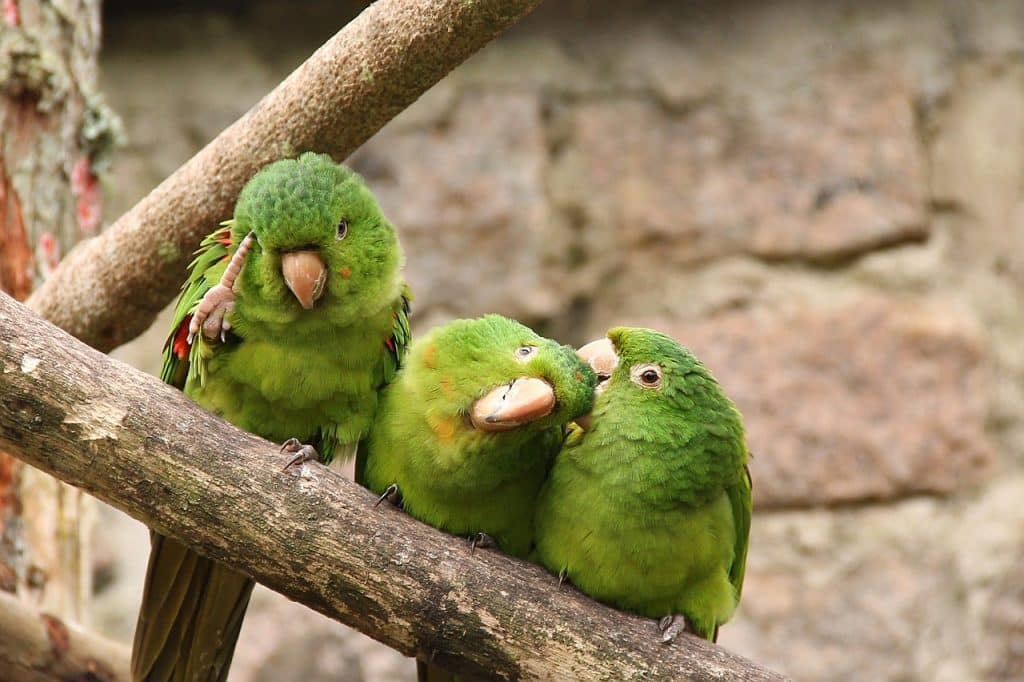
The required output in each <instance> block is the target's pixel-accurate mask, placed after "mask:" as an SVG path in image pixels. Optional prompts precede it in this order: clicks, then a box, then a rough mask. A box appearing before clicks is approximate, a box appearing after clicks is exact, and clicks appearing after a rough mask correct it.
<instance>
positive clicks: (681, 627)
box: [658, 614, 687, 644]
mask: <svg viewBox="0 0 1024 682" xmlns="http://www.w3.org/2000/svg"><path fill="white" fill-rule="evenodd" d="M686 627H687V624H686V617H685V616H680V615H676V614H670V615H668V616H663V617H662V618H661V620H659V621H658V629H659V630H661V643H662V644H669V643H670V642H672V641H674V640H675V638H676V637H678V636H679V633H680V632H683V631H685V630H686Z"/></svg>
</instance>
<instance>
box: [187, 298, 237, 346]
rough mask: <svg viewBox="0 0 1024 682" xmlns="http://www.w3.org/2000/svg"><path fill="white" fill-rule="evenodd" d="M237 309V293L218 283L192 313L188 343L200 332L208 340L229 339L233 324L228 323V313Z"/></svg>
mask: <svg viewBox="0 0 1024 682" xmlns="http://www.w3.org/2000/svg"><path fill="white" fill-rule="evenodd" d="M234 307H235V292H234V291H232V290H231V288H229V287H227V286H225V285H224V284H220V283H218V284H217V285H216V286H214V287H213V288H212V289H210V290H209V291H207V292H206V294H205V295H204V296H203V298H202V300H200V301H199V305H198V306H197V307H196V310H195V312H194V313H192V320H191V321H190V322H189V323H188V343H189V344H190V345H191V343H192V339H193V338H195V335H196V334H197V333H198V332H199V330H200V329H202V331H203V336H205V337H206V338H208V339H218V338H219V339H220V340H221V342H223V341H225V340H226V339H227V334H228V332H229V331H231V322H230V321H228V317H227V315H228V313H230V312H231V311H232V310H233V309H234Z"/></svg>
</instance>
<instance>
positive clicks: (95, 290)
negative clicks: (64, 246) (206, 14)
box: [30, 0, 540, 350]
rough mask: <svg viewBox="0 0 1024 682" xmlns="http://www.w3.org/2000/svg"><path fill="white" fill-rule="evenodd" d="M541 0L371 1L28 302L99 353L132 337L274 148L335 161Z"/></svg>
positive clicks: (277, 152)
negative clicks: (313, 153)
mask: <svg viewBox="0 0 1024 682" xmlns="http://www.w3.org/2000/svg"><path fill="white" fill-rule="evenodd" d="M539 2H540V0H378V1H377V2H375V3H373V4H372V5H371V6H370V7H369V8H368V9H366V10H365V11H364V12H363V13H362V14H360V15H359V16H358V17H356V19H354V20H353V21H352V22H351V23H350V24H349V25H348V26H346V27H345V28H344V29H342V30H341V31H340V32H339V33H338V34H336V35H335V36H334V37H333V38H331V39H330V40H329V41H327V43H325V44H324V45H323V46H322V47H321V48H320V49H319V50H317V51H316V52H315V53H314V54H313V55H312V56H311V57H310V58H309V59H308V60H306V62H305V63H304V64H303V65H302V66H300V67H299V68H298V69H296V71H295V72H294V73H292V74H291V76H289V77H288V78H287V79H286V80H285V81H284V82H283V83H281V84H280V85H279V86H278V87H277V88H275V89H274V91H273V92H271V93H270V94H269V95H267V96H266V97H264V98H263V100H262V101H260V102H259V103H258V104H257V105H256V106H254V107H253V108H252V109H251V110H250V111H249V112H248V113H247V114H246V115H245V116H243V117H242V118H241V119H239V120H238V121H236V122H235V123H234V124H232V125H231V126H230V127H229V128H227V129H226V130H225V131H224V132H222V133H221V134H220V135H218V136H217V138H216V139H214V140H213V142H211V143H210V144H208V145H207V146H206V147H205V148H204V149H203V150H202V151H200V152H199V153H198V154H197V155H196V156H194V157H193V158H192V159H191V160H190V161H189V162H188V163H186V164H185V165H184V166H182V167H181V168H179V169H178V170H177V171H176V172H175V173H174V174H173V175H171V176H170V177H169V178H167V179H166V180H165V181H164V182H162V183H161V184H160V185H159V186H158V187H157V188H156V189H154V190H153V191H152V192H150V193H149V195H148V196H147V197H146V198H144V199H143V200H142V201H140V202H139V203H138V204H136V205H135V207H134V208H132V209H131V210H130V211H128V213H126V214H125V215H123V216H122V217H121V218H120V219H118V221H117V222H115V223H114V224H113V225H112V226H111V227H110V228H109V229H107V230H106V231H105V232H104V233H103V234H102V235H100V236H99V237H97V238H96V239H93V240H91V241H90V242H88V243H85V244H83V245H81V246H79V247H78V248H76V249H75V250H74V251H73V252H72V253H71V254H69V255H68V257H67V258H65V259H64V262H63V264H62V265H61V267H60V268H59V269H58V270H57V271H56V272H55V273H54V274H53V275H52V276H51V277H50V278H49V279H48V280H47V281H46V282H45V284H44V285H43V286H42V287H40V288H39V289H38V290H37V291H36V293H35V294H34V295H33V296H32V298H31V299H30V305H31V306H32V307H33V309H35V310H37V311H38V312H39V313H40V314H41V315H43V317H45V318H46V319H48V320H50V321H52V322H53V323H54V324H56V325H57V326H59V327H61V328H62V329H65V330H67V331H68V332H70V333H71V334H72V335H74V336H76V337H77V338H79V339H81V340H82V341H84V342H86V343H88V344H89V345H91V346H93V347H95V348H98V349H100V350H110V349H112V348H115V347H117V346H119V345H120V344H122V343H124V342H126V341H129V340H131V339H132V338H134V337H135V336H136V335H137V334H139V333H140V332H142V331H143V330H144V329H146V327H148V326H149V324H150V323H151V322H152V321H153V318H154V316H155V315H156V314H157V313H158V312H159V311H160V310H161V309H162V308H163V307H164V306H165V305H166V304H167V302H168V301H169V300H170V299H171V297H172V296H173V295H174V294H175V292H176V291H177V289H178V286H179V285H180V284H181V281H182V278H183V273H184V272H185V265H186V263H187V262H188V260H189V258H190V256H191V254H192V252H193V251H194V250H195V249H196V247H197V246H198V245H199V240H200V239H201V238H202V237H203V236H204V235H206V234H207V233H209V232H211V231H212V230H213V228H214V227H216V225H217V223H218V222H219V221H221V220H224V219H225V218H228V217H230V216H231V210H232V206H233V204H234V201H235V198H236V196H237V195H238V192H239V190H240V189H241V188H242V185H243V184H244V183H245V181H246V180H248V179H249V178H250V177H252V175H253V174H254V173H255V172H256V171H257V170H258V169H259V168H261V167H262V166H264V165H265V164H267V163H269V162H270V161H272V160H274V159H277V158H280V157H281V156H286V155H294V154H295V153H297V152H299V151H305V150H315V151H322V152H330V153H333V154H334V155H335V156H336V157H338V158H343V157H346V156H348V155H349V154H350V153H352V152H353V151H354V150H355V149H356V148H357V147H358V146H359V145H361V144H362V143H363V142H365V141H366V140H367V139H368V138H369V137H370V136H371V135H373V134H374V133H375V132H376V131H377V130H379V129H380V128H381V126H383V125H384V124H385V123H387V122H388V121H389V120H390V119H391V118H392V117H394V116H395V115H396V114H398V113H399V112H400V111H402V110H403V109H404V108H405V107H407V106H409V105H410V104H412V103H413V102H414V101H415V100H416V98H418V97H419V96H420V95H421V94H423V93H424V92H425V91H426V90H427V89H428V88H430V87H431V86H432V85H434V83H436V82H437V81H439V80H440V79H441V78H442V77H443V76H444V75H445V74H447V73H448V72H449V71H451V70H452V69H453V68H454V67H456V66H458V65H459V64H460V63H462V61H464V60H465V59H466V58H467V57H469V56H470V55H471V54H473V53H474V52H476V51H477V50H479V49H480V48H481V47H483V46H484V45H485V44H487V42H488V41H490V40H491V39H492V38H494V36H496V35H497V34H498V33H500V32H501V31H503V30H505V29H506V28H508V27H509V26H511V25H512V24H514V23H515V22H516V21H518V20H519V19H520V18H522V17H523V16H524V15H526V14H527V13H529V12H530V11H531V10H532V9H533V8H534V7H535V6H536V5H537V4H539Z"/></svg>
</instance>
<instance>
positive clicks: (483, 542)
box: [468, 533, 498, 554]
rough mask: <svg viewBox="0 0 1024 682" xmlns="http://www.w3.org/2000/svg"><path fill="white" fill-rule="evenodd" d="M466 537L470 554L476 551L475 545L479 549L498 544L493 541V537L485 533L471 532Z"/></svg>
mask: <svg viewBox="0 0 1024 682" xmlns="http://www.w3.org/2000/svg"><path fill="white" fill-rule="evenodd" d="M468 539H469V553H470V554H472V553H474V552H476V548H477V547H479V548H480V549H490V548H492V547H497V546H498V543H497V542H495V541H494V538H492V537H491V536H490V535H488V534H487V533H473V534H472V535H470V536H469V538H468Z"/></svg>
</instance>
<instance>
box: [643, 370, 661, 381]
mask: <svg viewBox="0 0 1024 682" xmlns="http://www.w3.org/2000/svg"><path fill="white" fill-rule="evenodd" d="M643 376H644V381H645V382H647V383H648V384H653V383H654V382H655V381H657V380H658V373H657V372H655V371H654V370H653V369H649V370H647V371H646V372H644V375H643Z"/></svg>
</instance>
